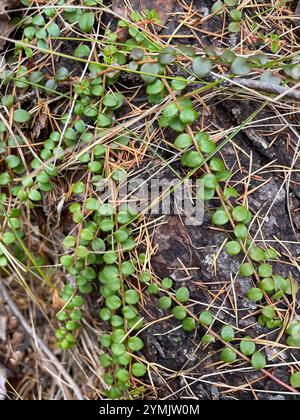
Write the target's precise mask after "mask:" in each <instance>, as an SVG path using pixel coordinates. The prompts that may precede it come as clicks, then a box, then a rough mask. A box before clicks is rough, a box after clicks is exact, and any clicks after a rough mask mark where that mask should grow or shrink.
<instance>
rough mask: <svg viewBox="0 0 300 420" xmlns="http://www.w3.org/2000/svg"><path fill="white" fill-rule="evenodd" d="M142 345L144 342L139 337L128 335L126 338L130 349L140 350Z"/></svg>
mask: <svg viewBox="0 0 300 420" xmlns="http://www.w3.org/2000/svg"><path fill="white" fill-rule="evenodd" d="M143 347H144V342H143V340H142V339H141V338H139V337H130V338H129V339H128V348H129V350H131V351H134V352H136V351H140V350H142V348H143Z"/></svg>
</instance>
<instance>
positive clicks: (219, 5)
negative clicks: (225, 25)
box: [211, 1, 225, 15]
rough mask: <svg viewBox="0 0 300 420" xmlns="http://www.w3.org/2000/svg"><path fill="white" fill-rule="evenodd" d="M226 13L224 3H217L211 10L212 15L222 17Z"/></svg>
mask: <svg viewBox="0 0 300 420" xmlns="http://www.w3.org/2000/svg"><path fill="white" fill-rule="evenodd" d="M224 12H225V7H224V3H223V2H222V1H217V2H215V3H214V5H213V6H212V8H211V13H213V14H217V15H221V14H223V13H224Z"/></svg>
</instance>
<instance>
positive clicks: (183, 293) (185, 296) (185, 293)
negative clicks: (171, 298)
mask: <svg viewBox="0 0 300 420" xmlns="http://www.w3.org/2000/svg"><path fill="white" fill-rule="evenodd" d="M189 298H190V292H189V290H188V288H187V287H180V288H179V289H178V290H177V291H176V299H177V300H178V302H181V303H182V302H187V301H188V300H189Z"/></svg>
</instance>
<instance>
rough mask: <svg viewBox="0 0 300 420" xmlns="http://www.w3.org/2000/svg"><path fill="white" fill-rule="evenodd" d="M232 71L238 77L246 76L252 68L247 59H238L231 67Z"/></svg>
mask: <svg viewBox="0 0 300 420" xmlns="http://www.w3.org/2000/svg"><path fill="white" fill-rule="evenodd" d="M231 71H232V73H234V74H236V75H238V76H246V75H247V74H249V73H250V72H251V67H250V66H249V64H248V62H247V60H246V58H244V57H237V58H236V59H235V60H234V62H233V63H232V65H231Z"/></svg>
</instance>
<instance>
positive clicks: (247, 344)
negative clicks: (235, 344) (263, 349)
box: [240, 337, 256, 356]
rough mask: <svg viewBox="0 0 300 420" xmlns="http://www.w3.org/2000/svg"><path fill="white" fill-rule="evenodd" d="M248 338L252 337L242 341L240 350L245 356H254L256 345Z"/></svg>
mask: <svg viewBox="0 0 300 420" xmlns="http://www.w3.org/2000/svg"><path fill="white" fill-rule="evenodd" d="M247 338H251V337H246V339H245V340H244V341H241V343H240V350H241V352H242V353H243V354H244V355H245V356H252V355H253V353H254V352H255V350H256V345H255V343H254V342H253V341H248V340H247Z"/></svg>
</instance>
